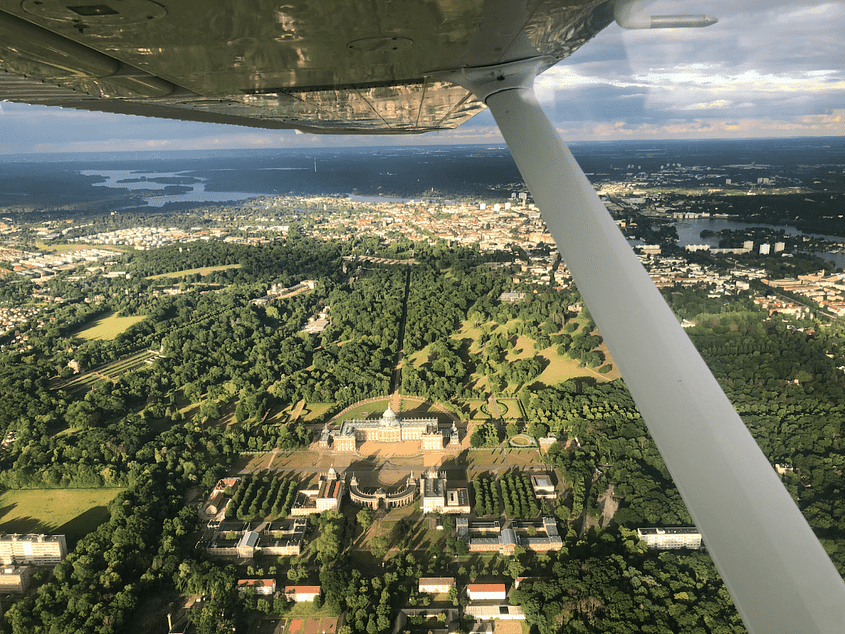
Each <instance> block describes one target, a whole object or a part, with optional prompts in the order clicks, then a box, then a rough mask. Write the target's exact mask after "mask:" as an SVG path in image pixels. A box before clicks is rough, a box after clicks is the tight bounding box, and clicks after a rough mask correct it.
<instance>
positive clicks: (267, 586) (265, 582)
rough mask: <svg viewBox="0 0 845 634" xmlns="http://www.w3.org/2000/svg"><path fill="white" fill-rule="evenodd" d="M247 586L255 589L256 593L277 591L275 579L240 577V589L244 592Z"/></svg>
mask: <svg viewBox="0 0 845 634" xmlns="http://www.w3.org/2000/svg"><path fill="white" fill-rule="evenodd" d="M247 588H252V589H253V590H255V594H264V595H271V594H274V593H275V592H276V580H275V579H238V591H239V592H243V591H244V590H246V589H247Z"/></svg>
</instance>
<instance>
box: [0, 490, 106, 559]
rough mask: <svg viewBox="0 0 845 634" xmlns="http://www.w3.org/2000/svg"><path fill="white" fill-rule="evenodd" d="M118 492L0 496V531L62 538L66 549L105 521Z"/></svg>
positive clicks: (9, 493) (23, 492)
mask: <svg viewBox="0 0 845 634" xmlns="http://www.w3.org/2000/svg"><path fill="white" fill-rule="evenodd" d="M120 491H121V489H22V490H15V491H4V492H3V493H2V495H0V531H2V532H4V533H50V534H54V535H65V536H66V537H67V541H68V548H73V546H74V545H75V543H76V542H77V541H78V540H79V539H80V538H82V537H83V536H85V535H87V534H88V533H90V532H91V531H92V530H94V529H95V528H97V526H99V525H100V524H102V523H103V522H105V521H107V520H108V519H109V511H108V509H107V508H106V507H107V506H108V503H109V502H111V501H112V500H113V499H114V498H115V497H116V496H117V494H118V493H120Z"/></svg>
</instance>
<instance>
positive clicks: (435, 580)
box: [419, 577, 455, 594]
mask: <svg viewBox="0 0 845 634" xmlns="http://www.w3.org/2000/svg"><path fill="white" fill-rule="evenodd" d="M454 586H455V578H454V577H420V585H419V592H420V594H423V593H428V594H445V593H447V592H449V590H450V589H451V588H453V587H454Z"/></svg>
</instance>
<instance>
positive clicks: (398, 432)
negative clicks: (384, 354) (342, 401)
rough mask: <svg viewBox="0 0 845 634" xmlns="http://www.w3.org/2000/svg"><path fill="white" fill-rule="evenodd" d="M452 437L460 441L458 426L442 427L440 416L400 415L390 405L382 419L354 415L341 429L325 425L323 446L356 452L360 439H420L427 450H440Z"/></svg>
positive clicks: (398, 440) (363, 440) (321, 443)
mask: <svg viewBox="0 0 845 634" xmlns="http://www.w3.org/2000/svg"><path fill="white" fill-rule="evenodd" d="M447 438H448V440H449V444H452V443H457V442H458V430H457V428H456V426H455V425H454V424H453V425H452V429H451V430H441V429H440V427H439V424H438V422H437V419H436V418H399V416H397V414H396V412H394V411H393V410H392V409H391V408H390V407H388V408H387V409H386V410H384V413H383V414H382V415H381V418H380V419H378V420H360V419H351V420H345V421H343V424H341V426H340V429H334V430H331V431H329V429H328V427H325V428H324V429H323V432H322V434H321V435H320V446H321V447H322V448H323V449H328V448H329V447H331V449H332V450H333V451H336V452H339V453H354V452H355V451H357V450H358V445H359V443H363V442H382V443H400V442H408V441H418V442H419V443H420V447H421V449H422V450H423V451H440V450H442V449H443V447H444V446H445V443H446V439H447Z"/></svg>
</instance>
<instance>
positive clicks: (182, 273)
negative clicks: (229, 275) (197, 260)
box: [147, 264, 241, 280]
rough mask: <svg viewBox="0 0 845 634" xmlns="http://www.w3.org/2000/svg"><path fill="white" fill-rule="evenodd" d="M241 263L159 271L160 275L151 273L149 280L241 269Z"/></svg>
mask: <svg viewBox="0 0 845 634" xmlns="http://www.w3.org/2000/svg"><path fill="white" fill-rule="evenodd" d="M240 267H241V265H240V264H221V265H220V266H203V267H200V268H197V269H185V270H184V271H174V272H173V273H159V274H158V275H150V276H148V277H147V279H148V280H159V279H162V278H165V277H187V276H188V275H197V274H199V275H208V274H209V273H213V272H214V271H226V270H228V269H239V268H240Z"/></svg>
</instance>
